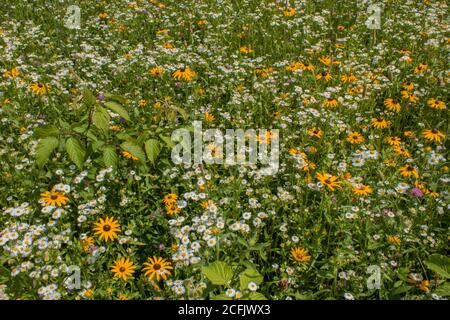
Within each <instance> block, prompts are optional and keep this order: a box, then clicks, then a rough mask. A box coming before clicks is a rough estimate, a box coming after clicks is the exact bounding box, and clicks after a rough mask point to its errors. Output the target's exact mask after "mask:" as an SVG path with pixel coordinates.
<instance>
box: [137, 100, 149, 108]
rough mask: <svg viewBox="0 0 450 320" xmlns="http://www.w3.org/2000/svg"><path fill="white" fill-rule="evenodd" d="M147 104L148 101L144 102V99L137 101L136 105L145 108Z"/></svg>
mask: <svg viewBox="0 0 450 320" xmlns="http://www.w3.org/2000/svg"><path fill="white" fill-rule="evenodd" d="M147 104H148V101H147V100H145V99H140V100H139V101H138V105H139V106H141V107H145V106H146V105H147Z"/></svg>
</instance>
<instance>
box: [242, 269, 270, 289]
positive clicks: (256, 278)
mask: <svg viewBox="0 0 450 320" xmlns="http://www.w3.org/2000/svg"><path fill="white" fill-rule="evenodd" d="M263 279H264V278H263V276H262V275H261V274H260V273H259V272H258V271H257V270H255V269H251V268H248V269H246V270H245V271H244V272H242V273H241V276H240V278H239V283H240V285H241V290H246V289H248V284H249V283H250V282H255V283H256V284H260V283H261V282H263Z"/></svg>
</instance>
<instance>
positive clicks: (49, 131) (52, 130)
mask: <svg viewBox="0 0 450 320" xmlns="http://www.w3.org/2000/svg"><path fill="white" fill-rule="evenodd" d="M34 134H35V136H36V137H38V138H46V137H50V136H57V135H58V134H59V129H58V128H57V127H56V126H55V125H53V124H48V125H45V126H42V127H38V128H36V129H35V130H34Z"/></svg>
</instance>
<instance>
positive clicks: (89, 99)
mask: <svg viewBox="0 0 450 320" xmlns="http://www.w3.org/2000/svg"><path fill="white" fill-rule="evenodd" d="M83 99H84V102H85V103H86V105H88V106H91V105H93V104H95V102H96V100H95V97H94V94H93V93H92V91H91V90H89V89H84V92H83Z"/></svg>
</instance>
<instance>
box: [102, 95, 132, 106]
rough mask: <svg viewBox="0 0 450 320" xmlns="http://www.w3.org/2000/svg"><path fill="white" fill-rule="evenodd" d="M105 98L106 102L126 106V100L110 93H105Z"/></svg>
mask: <svg viewBox="0 0 450 320" xmlns="http://www.w3.org/2000/svg"><path fill="white" fill-rule="evenodd" d="M105 97H106V99H108V100H113V101H116V102H118V103H120V104H126V103H127V99H126V98H125V97H123V96H119V95H117V94H111V93H105Z"/></svg>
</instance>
